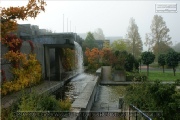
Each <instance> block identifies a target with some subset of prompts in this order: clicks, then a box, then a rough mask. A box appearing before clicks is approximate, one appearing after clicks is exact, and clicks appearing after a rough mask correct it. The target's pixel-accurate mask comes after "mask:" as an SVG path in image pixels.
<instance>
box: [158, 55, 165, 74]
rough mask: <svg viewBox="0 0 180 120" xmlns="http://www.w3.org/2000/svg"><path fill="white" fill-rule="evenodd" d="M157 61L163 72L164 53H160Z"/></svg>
mask: <svg viewBox="0 0 180 120" xmlns="http://www.w3.org/2000/svg"><path fill="white" fill-rule="evenodd" d="M158 63H159V65H160V66H162V67H163V73H164V65H166V55H165V54H160V55H159V57H158Z"/></svg>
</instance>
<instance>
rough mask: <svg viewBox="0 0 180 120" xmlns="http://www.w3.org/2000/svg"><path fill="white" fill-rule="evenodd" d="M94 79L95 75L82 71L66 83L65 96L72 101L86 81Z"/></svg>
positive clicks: (82, 88)
mask: <svg viewBox="0 0 180 120" xmlns="http://www.w3.org/2000/svg"><path fill="white" fill-rule="evenodd" d="M94 79H95V76H94V75H92V74H87V73H82V74H80V75H78V76H76V77H75V78H73V79H71V81H70V82H69V83H68V84H67V85H66V91H65V97H66V98H69V99H70V100H72V101H74V100H75V99H76V98H77V96H78V95H79V94H81V92H82V91H83V90H84V88H85V86H86V85H87V83H88V82H90V81H92V80H94Z"/></svg>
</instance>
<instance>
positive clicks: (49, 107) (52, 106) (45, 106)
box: [36, 95, 60, 111]
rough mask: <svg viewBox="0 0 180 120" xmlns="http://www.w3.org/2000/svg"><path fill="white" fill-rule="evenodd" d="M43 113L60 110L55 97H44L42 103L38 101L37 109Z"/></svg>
mask: <svg viewBox="0 0 180 120" xmlns="http://www.w3.org/2000/svg"><path fill="white" fill-rule="evenodd" d="M36 108H38V109H40V110H42V111H58V110H60V106H59V101H58V100H56V98H55V96H53V95H50V96H49V95H43V96H41V99H40V101H38V106H37V107H36Z"/></svg>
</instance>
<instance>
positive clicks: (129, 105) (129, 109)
mask: <svg viewBox="0 0 180 120" xmlns="http://www.w3.org/2000/svg"><path fill="white" fill-rule="evenodd" d="M130 107H131V106H130V105H129V120H130Z"/></svg>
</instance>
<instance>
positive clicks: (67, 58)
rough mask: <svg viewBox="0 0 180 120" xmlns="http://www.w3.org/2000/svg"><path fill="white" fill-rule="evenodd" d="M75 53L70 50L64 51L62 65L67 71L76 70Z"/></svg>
mask: <svg viewBox="0 0 180 120" xmlns="http://www.w3.org/2000/svg"><path fill="white" fill-rule="evenodd" d="M75 62H76V61H75V51H74V50H71V49H69V48H64V49H63V57H62V65H63V68H64V69H65V70H66V71H70V70H73V69H75V64H76V63H75Z"/></svg>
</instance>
